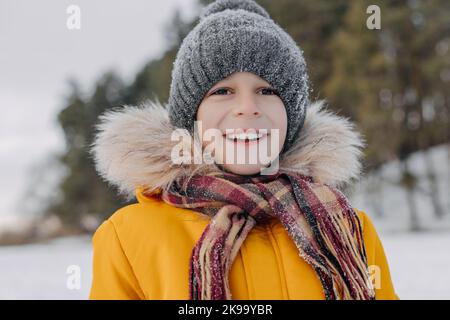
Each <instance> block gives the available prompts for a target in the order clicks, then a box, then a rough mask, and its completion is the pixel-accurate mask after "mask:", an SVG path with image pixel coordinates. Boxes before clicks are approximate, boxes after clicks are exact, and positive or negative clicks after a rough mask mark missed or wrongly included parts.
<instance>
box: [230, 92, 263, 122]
mask: <svg viewBox="0 0 450 320" xmlns="http://www.w3.org/2000/svg"><path fill="white" fill-rule="evenodd" d="M233 115H234V116H235V117H249V118H253V117H259V116H261V111H260V110H259V108H258V103H257V101H256V97H255V95H254V94H253V93H252V92H249V93H241V94H240V95H239V98H238V99H237V101H236V107H235V108H234V109H233Z"/></svg>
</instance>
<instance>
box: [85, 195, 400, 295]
mask: <svg viewBox="0 0 450 320" xmlns="http://www.w3.org/2000/svg"><path fill="white" fill-rule="evenodd" d="M136 195H137V199H138V201H139V202H138V203H136V204H132V205H128V206H126V207H124V208H122V209H120V210H118V211H117V212H116V213H114V214H113V215H112V216H111V217H110V218H109V219H108V220H106V221H105V222H103V224H102V225H101V226H100V227H99V228H98V230H97V231H96V232H95V235H94V237H93V248H94V262H93V281H92V288H91V292H90V299H189V291H188V274H189V258H190V254H191V251H192V248H193V247H194V245H195V243H196V241H197V240H198V239H199V238H200V235H201V233H202V231H203V230H204V228H205V227H206V225H207V224H208V220H207V219H205V218H203V217H201V216H200V215H199V214H198V213H196V212H194V211H191V210H187V209H180V208H175V207H172V206H170V205H168V204H166V203H164V202H163V201H161V200H159V199H158V198H156V197H149V196H145V195H143V193H142V189H138V190H137V192H136ZM357 213H358V215H359V217H360V219H361V223H362V226H363V234H364V242H365V246H366V250H367V257H368V264H369V266H370V265H375V266H378V267H379V271H380V276H381V279H380V280H381V281H380V285H379V286H378V287H379V288H378V289H376V299H396V298H397V297H396V294H395V292H394V288H393V285H392V281H391V276H390V273H389V268H388V263H387V260H386V256H385V254H384V250H383V246H382V244H381V242H380V239H379V237H378V235H377V232H376V231H375V228H374V226H373V224H372V222H371V221H370V219H369V218H368V217H367V215H366V214H365V213H364V212H363V211H360V210H357ZM230 288H231V293H232V296H233V299H236V300H240V299H252V300H253V299H324V294H323V290H322V285H321V283H320V281H319V278H318V277H317V275H316V273H315V271H314V269H313V268H312V267H311V266H310V265H309V264H308V263H306V262H305V261H304V260H303V259H302V258H300V256H299V254H298V249H297V248H296V247H295V245H294V242H293V241H292V239H291V238H290V237H289V235H288V234H287V232H286V230H285V229H284V228H283V226H282V224H281V223H280V222H279V220H278V219H274V220H272V222H271V223H270V224H269V225H264V226H259V225H257V226H256V227H255V228H254V229H253V230H252V231H250V233H249V235H248V237H247V238H246V240H245V241H244V243H243V245H242V247H241V248H240V252H239V254H238V255H237V256H236V259H235V261H234V262H233V265H232V267H231V271H230Z"/></svg>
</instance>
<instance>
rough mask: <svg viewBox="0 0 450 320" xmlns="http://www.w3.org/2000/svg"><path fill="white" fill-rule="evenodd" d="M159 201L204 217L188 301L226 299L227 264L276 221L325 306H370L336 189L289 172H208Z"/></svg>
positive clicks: (354, 220)
mask: <svg viewBox="0 0 450 320" xmlns="http://www.w3.org/2000/svg"><path fill="white" fill-rule="evenodd" d="M162 198H163V200H164V201H165V202H167V203H169V204H171V205H173V206H176V207H180V208H188V209H192V210H195V211H198V212H201V213H203V214H206V215H208V216H210V217H211V221H210V223H209V224H208V226H207V227H206V228H205V230H204V231H203V233H202V235H201V237H200V239H199V240H198V242H197V243H196V245H195V247H194V248H193V250H192V254H191V259H190V268H189V270H190V272H189V291H190V299H194V300H230V299H232V295H231V292H230V287H229V284H228V273H229V271H230V268H231V265H232V262H233V260H234V258H235V257H236V254H237V253H238V251H239V248H240V246H241V244H242V243H243V242H244V240H245V238H246V237H247V234H248V233H249V232H250V230H251V229H252V228H253V226H254V225H255V224H257V223H264V222H266V221H267V220H268V219H272V218H277V219H279V220H280V221H281V223H282V224H283V226H284V228H285V229H286V231H287V232H288V234H289V235H290V237H291V238H292V240H293V241H294V242H295V245H296V247H297V248H298V250H299V255H300V257H302V258H303V259H304V260H305V261H306V262H307V263H309V264H310V265H311V267H312V268H313V269H314V270H315V272H316V273H317V276H318V277H319V279H320V281H321V283H322V286H323V291H324V294H325V298H326V299H328V300H334V299H375V293H374V289H373V286H372V283H371V281H370V277H369V272H368V266H367V257H366V252H365V248H364V240H363V237H362V230H361V224H360V221H359V218H358V216H357V214H356V212H355V211H354V209H353V208H352V207H351V206H350V204H349V202H348V200H347V198H346V197H345V196H344V195H343V194H342V193H341V192H340V191H339V190H338V189H337V188H334V187H332V186H329V185H327V184H323V183H317V182H314V181H313V178H312V177H310V176H305V175H302V174H300V173H295V172H288V171H286V172H282V171H279V172H278V173H277V174H274V175H267V176H263V175H258V176H241V175H237V174H233V173H226V172H211V173H208V174H202V175H193V176H191V177H190V178H188V177H184V179H182V180H180V181H177V182H174V183H173V184H172V185H171V186H170V188H167V189H165V190H164V191H163V194H162Z"/></svg>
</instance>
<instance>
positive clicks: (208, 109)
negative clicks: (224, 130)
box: [196, 102, 224, 135]
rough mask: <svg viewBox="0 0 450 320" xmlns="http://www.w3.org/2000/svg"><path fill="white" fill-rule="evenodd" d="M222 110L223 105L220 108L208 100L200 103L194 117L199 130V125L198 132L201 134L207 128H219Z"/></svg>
mask: <svg viewBox="0 0 450 320" xmlns="http://www.w3.org/2000/svg"><path fill="white" fill-rule="evenodd" d="M223 110H224V108H223V107H222V108H221V107H220V106H217V105H214V104H211V103H208V102H203V103H201V104H200V106H199V108H198V111H197V117H196V121H197V122H198V123H197V125H198V128H199V130H200V127H201V131H202V132H199V133H201V134H202V135H203V134H204V133H205V131H206V130H208V129H218V128H220V123H221V121H222V119H223V117H224V114H223V113H224V111H223Z"/></svg>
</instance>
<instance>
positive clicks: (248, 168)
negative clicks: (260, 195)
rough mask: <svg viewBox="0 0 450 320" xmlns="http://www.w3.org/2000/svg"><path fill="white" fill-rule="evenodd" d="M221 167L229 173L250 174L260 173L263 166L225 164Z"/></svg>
mask: <svg viewBox="0 0 450 320" xmlns="http://www.w3.org/2000/svg"><path fill="white" fill-rule="evenodd" d="M223 168H224V169H225V170H226V171H229V172H231V173H235V174H239V175H242V176H250V175H255V174H259V173H261V169H262V168H263V166H262V165H260V164H225V165H223Z"/></svg>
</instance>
